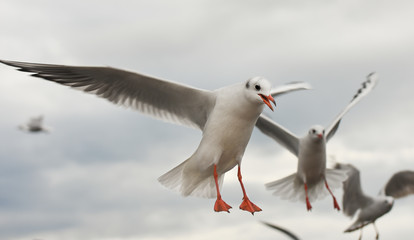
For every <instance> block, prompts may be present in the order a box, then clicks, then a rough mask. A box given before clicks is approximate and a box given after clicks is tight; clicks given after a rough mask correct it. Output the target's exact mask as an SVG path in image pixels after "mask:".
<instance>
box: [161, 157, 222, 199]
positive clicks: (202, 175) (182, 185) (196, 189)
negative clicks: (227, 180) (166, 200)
mask: <svg viewBox="0 0 414 240" xmlns="http://www.w3.org/2000/svg"><path fill="white" fill-rule="evenodd" d="M188 167H190V166H188V159H187V160H186V161H184V162H183V163H181V164H180V165H178V166H177V167H175V168H173V169H171V170H170V171H168V172H167V173H165V174H164V175H162V176H161V177H159V178H158V181H159V182H160V183H161V184H162V185H164V186H165V187H167V188H170V189H172V190H175V191H178V192H180V193H181V194H182V195H183V196H196V197H202V198H214V197H217V191H216V184H215V181H214V177H213V168H212V167H209V168H207V169H206V170H204V171H201V170H195V169H187V168H188ZM223 179H224V174H221V175H219V176H218V184H219V188H220V189H221V186H222V185H223Z"/></svg>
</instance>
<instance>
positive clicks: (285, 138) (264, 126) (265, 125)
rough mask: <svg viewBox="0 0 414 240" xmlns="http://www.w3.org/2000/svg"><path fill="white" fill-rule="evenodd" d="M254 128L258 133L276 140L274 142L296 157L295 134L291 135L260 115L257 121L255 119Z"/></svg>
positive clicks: (297, 144) (296, 144)
mask: <svg viewBox="0 0 414 240" xmlns="http://www.w3.org/2000/svg"><path fill="white" fill-rule="evenodd" d="M256 127H258V128H259V129H260V131H262V132H263V133H264V134H266V135H267V136H269V137H271V138H273V139H274V140H276V142H278V143H279V144H281V145H282V146H284V147H285V148H286V149H287V150H289V151H290V152H291V153H293V154H294V155H295V156H298V154H299V138H298V137H297V136H296V135H295V134H293V133H291V132H290V131H289V130H287V129H285V128H284V127H282V126H280V125H279V124H277V123H276V122H274V121H272V120H271V119H270V118H268V117H266V116H265V115H263V114H261V115H260V117H259V119H257V122H256Z"/></svg>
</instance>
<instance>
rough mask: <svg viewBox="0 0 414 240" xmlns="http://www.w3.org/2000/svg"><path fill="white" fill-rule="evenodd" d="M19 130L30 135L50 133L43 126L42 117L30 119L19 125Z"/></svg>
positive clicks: (47, 128) (49, 129) (48, 129)
mask: <svg viewBox="0 0 414 240" xmlns="http://www.w3.org/2000/svg"><path fill="white" fill-rule="evenodd" d="M19 129H20V130H22V131H25V132H30V133H40V132H44V133H49V132H50V131H51V128H49V127H46V126H44V125H43V116H38V117H32V118H30V120H29V121H28V122H27V123H25V124H22V125H19Z"/></svg>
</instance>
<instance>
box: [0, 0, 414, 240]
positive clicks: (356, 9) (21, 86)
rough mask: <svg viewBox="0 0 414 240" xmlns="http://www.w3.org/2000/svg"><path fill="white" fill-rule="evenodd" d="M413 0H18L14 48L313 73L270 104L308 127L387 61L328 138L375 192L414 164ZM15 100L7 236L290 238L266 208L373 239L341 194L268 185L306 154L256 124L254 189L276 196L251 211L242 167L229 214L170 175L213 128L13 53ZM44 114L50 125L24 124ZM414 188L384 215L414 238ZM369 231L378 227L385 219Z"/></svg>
mask: <svg viewBox="0 0 414 240" xmlns="http://www.w3.org/2000/svg"><path fill="white" fill-rule="evenodd" d="M413 9H414V2H412V1H408V0H396V1H374V0H367V1H357V0H347V1H326V0H317V1H278V0H260V1H236V0H233V1H218V0H203V1H202V0H177V1H167V0H164V1H162V0H146V1H142V0H139V1H98V0H83V1H52V0H42V1H29V0H24V1H14V0H3V1H2V2H1V8H0V20H1V21H0V29H1V30H0V31H1V35H0V58H1V59H8V60H19V61H29V62H40V63H57V64H66V65H91V66H112V67H117V68H122V69H127V70H131V71H137V72H141V73H147V74H150V75H153V76H158V77H161V78H164V79H169V80H172V81H176V82H181V83H185V84H188V85H192V86H195V87H198V88H204V89H209V90H214V89H216V88H219V87H222V86H225V85H229V84H233V83H237V82H240V81H245V80H247V79H248V78H250V77H253V76H257V75H260V76H264V77H266V78H268V79H269V80H270V81H271V82H272V84H273V85H274V86H277V85H281V84H285V83H288V82H292V81H306V82H309V83H310V84H312V86H313V88H314V89H313V90H310V91H302V92H296V93H292V94H289V95H286V96H282V97H280V98H278V99H276V101H277V102H278V107H277V108H276V110H275V112H270V111H267V110H266V112H267V113H268V114H269V115H270V116H271V117H272V118H273V119H275V120H276V121H277V122H279V123H280V124H282V125H283V126H285V127H286V128H288V129H290V130H291V131H292V132H294V133H296V134H297V135H299V136H302V135H304V134H305V133H306V132H307V130H308V129H309V128H310V126H312V125H313V124H321V125H328V124H329V123H330V121H332V120H333V119H334V117H335V116H336V114H338V113H339V112H340V111H341V110H342V108H343V107H345V106H346V104H347V103H348V102H349V100H350V99H351V98H352V96H353V94H354V93H355V91H356V90H357V89H358V88H359V86H360V84H361V82H362V81H364V80H365V76H366V75H367V74H368V73H370V72H372V71H376V72H378V74H379V76H380V82H379V84H378V86H377V87H376V88H375V89H374V91H373V92H372V93H371V94H370V95H369V96H368V97H366V98H365V99H363V100H362V101H361V102H360V103H358V104H357V105H356V106H355V107H354V108H353V109H352V110H351V111H350V112H349V113H348V114H347V115H346V116H345V117H344V119H343V121H342V123H341V126H340V128H339V130H338V131H337V133H336V135H335V137H334V138H333V139H332V140H331V141H330V142H329V144H328V154H329V155H330V156H332V157H331V158H330V159H335V160H336V161H341V162H346V163H352V164H354V165H355V166H357V167H358V168H359V169H360V170H361V173H362V181H363V188H364V190H365V192H366V193H367V194H370V195H375V194H377V192H378V191H379V189H380V188H381V187H382V186H383V185H384V183H385V182H386V181H387V180H388V178H389V177H390V176H391V175H392V174H393V173H394V172H396V171H398V170H402V169H414V141H413V140H412V133H413V132H414V126H413V122H414V107H413V104H414V95H413V94H412V91H413V89H414V81H413V80H414V79H413V78H414V67H413V63H414V30H413V27H412V23H413V22H414V14H412V10H413ZM0 112H1V113H2V114H1V118H0V146H1V147H0V239H10V240H20V239H44V240H49V239H90V240H95V239H100V240H102V239H104V240H109V239H111V240H112V239H122V240H127V239H128V240H132V239H151V240H152V239H165V238H167V237H168V238H169V239H212V238H216V239H287V238H286V237H285V236H283V235H281V234H280V233H278V232H275V231H273V230H271V229H268V228H267V227H265V226H263V225H261V224H260V223H259V221H260V220H264V221H269V222H272V223H275V224H279V225H281V226H284V227H286V228H289V229H291V230H293V231H295V232H296V234H297V235H299V236H300V237H301V238H303V239H356V238H357V237H358V234H359V233H358V232H355V233H351V234H344V233H343V230H344V229H345V228H346V227H348V225H350V224H351V219H349V218H347V217H345V216H344V215H343V214H342V213H338V212H336V211H334V210H333V207H332V199H330V198H326V199H324V200H321V201H318V202H315V203H314V204H313V205H314V208H313V210H312V212H307V211H306V207H305V204H303V203H298V202H288V201H284V200H281V199H278V198H276V197H274V196H272V195H271V193H270V192H268V191H266V189H265V188H264V183H266V182H269V181H273V180H276V179H278V178H281V177H284V176H286V175H288V174H291V173H293V172H294V171H295V170H296V163H297V161H296V159H295V158H294V156H293V155H291V154H290V153H289V152H288V151H286V150H285V149H283V148H282V147H280V146H279V145H277V144H276V143H275V142H274V141H273V140H271V139H269V138H267V137H266V136H264V135H262V134H261V133H260V132H259V131H258V130H257V129H255V131H254V132H253V135H252V138H251V140H250V143H249V145H248V147H247V150H246V153H245V156H244V158H243V165H242V166H243V179H244V182H245V186H246V189H247V192H248V195H249V196H250V198H251V200H252V201H253V202H254V203H256V204H257V205H259V206H260V207H262V209H263V212H260V213H256V214H255V216H251V214H249V213H247V212H244V211H240V210H239V209H238V206H239V204H240V203H241V197H242V193H241V190H240V186H239V184H238V181H237V177H236V171H235V170H232V171H230V172H228V173H227V174H226V178H225V181H224V186H223V189H222V195H223V199H224V200H225V201H226V202H227V203H229V204H230V205H232V206H233V209H232V210H231V213H230V214H227V213H215V212H214V211H213V205H214V200H213V199H200V198H194V197H189V198H183V197H181V196H180V195H179V194H177V193H176V192H173V191H170V190H169V189H165V188H164V187H163V186H161V185H160V184H159V183H158V182H157V178H158V177H159V176H160V175H162V174H163V173H165V172H166V171H168V170H169V169H171V168H173V167H174V166H176V165H177V164H179V163H180V162H182V161H184V160H185V159H187V158H188V157H189V156H190V155H191V154H192V153H193V151H194V150H195V149H196V147H197V146H198V143H199V141H200V138H201V132H200V131H198V130H194V129H191V128H187V127H183V126H178V125H173V124H169V123H165V122H162V121H158V120H154V119H152V118H150V117H147V116H144V115H142V114H140V113H137V112H134V111H132V110H130V109H126V108H123V107H119V106H115V105H113V104H111V103H109V102H108V101H106V100H103V99H100V98H97V97H95V96H93V95H88V94H85V93H82V92H79V91H74V90H71V89H69V88H67V87H64V86H60V85H58V84H54V83H51V82H47V81H44V80H41V79H36V78H32V77H29V76H28V74H26V73H21V72H18V71H15V70H14V69H13V68H11V67H8V66H5V65H2V66H0ZM40 114H43V115H44V116H45V124H46V125H48V126H51V127H53V132H52V133H51V134H37V135H30V134H25V133H22V132H20V131H18V130H17V125H19V124H21V123H24V122H25V121H26V120H27V119H29V118H30V117H33V116H37V115H40ZM330 161H331V160H330ZM332 161H333V160H332ZM329 164H332V163H331V162H330V163H329ZM335 194H336V196H337V198H338V200H341V196H342V191H341V190H340V189H338V190H336V191H335ZM413 201H414V197H413V196H411V197H408V198H405V199H401V200H398V201H396V203H395V205H394V208H393V210H392V211H391V212H390V213H389V214H387V215H386V216H384V217H383V218H381V219H380V220H379V221H378V222H377V226H378V227H379V229H380V232H381V239H391V238H392V239H412V235H413V234H414V231H413V228H412V222H413V221H414V214H413V213H414V205H413ZM340 202H341V201H340ZM364 237H365V238H366V239H373V238H374V230H373V228H372V227H371V226H369V227H368V228H366V229H365V231H364Z"/></svg>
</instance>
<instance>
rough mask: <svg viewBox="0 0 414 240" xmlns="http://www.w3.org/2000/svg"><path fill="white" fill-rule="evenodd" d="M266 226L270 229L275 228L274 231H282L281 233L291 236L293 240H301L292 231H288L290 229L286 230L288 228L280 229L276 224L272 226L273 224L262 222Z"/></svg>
mask: <svg viewBox="0 0 414 240" xmlns="http://www.w3.org/2000/svg"><path fill="white" fill-rule="evenodd" d="M261 222H262V223H263V224H264V225H266V226H268V227H270V228H273V229H276V230H277V231H280V232H282V233H284V234H286V235H287V236H289V237H290V238H291V239H293V240H299V237H298V236H296V235H295V234H294V233H293V232H292V231H290V230H288V229H286V228H283V227H280V226H277V225H275V224H272V223H268V222H264V221H261Z"/></svg>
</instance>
